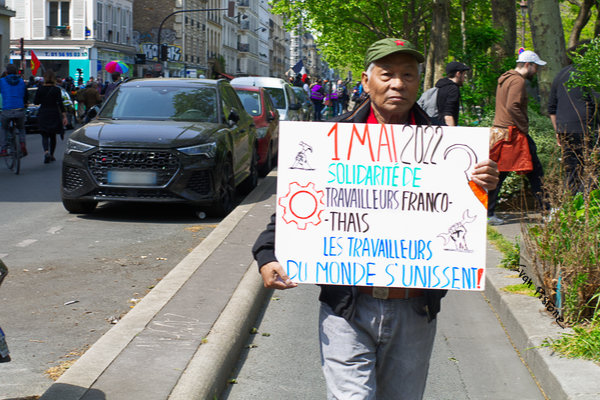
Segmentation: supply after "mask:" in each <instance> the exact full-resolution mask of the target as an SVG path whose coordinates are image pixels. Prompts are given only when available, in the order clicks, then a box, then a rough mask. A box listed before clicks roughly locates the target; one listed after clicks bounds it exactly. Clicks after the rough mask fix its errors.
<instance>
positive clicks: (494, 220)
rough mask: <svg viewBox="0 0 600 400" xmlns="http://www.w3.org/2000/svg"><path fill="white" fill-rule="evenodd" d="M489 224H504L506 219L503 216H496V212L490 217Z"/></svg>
mask: <svg viewBox="0 0 600 400" xmlns="http://www.w3.org/2000/svg"><path fill="white" fill-rule="evenodd" d="M487 222H488V225H492V226H494V225H502V224H504V220H503V219H502V218H498V217H496V214H494V215H492V216H491V217H488V221H487Z"/></svg>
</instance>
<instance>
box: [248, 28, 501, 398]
mask: <svg viewBox="0 0 600 400" xmlns="http://www.w3.org/2000/svg"><path fill="white" fill-rule="evenodd" d="M424 60H425V58H424V56H423V55H422V54H421V53H420V52H419V51H418V50H417V49H416V48H415V47H414V46H413V45H412V44H411V43H410V42H408V41H406V40H402V39H392V38H386V39H381V40H378V41H377V42H375V43H373V44H372V45H371V46H370V47H369V48H368V49H367V53H366V56H365V72H363V73H362V84H363V88H364V91H365V92H366V93H367V94H368V97H367V98H365V100H363V101H362V102H361V103H360V104H359V105H358V106H357V107H356V108H355V109H354V111H352V112H350V113H346V114H344V115H341V116H339V117H337V118H334V120H335V121H338V122H340V123H381V124H409V123H410V124H416V125H428V124H429V123H430V121H429V118H428V117H427V114H425V112H424V111H423V110H422V109H421V108H420V107H419V106H418V105H417V104H416V99H417V92H418V89H419V79H420V76H419V63H422V62H423V61H424ZM497 175H498V171H497V169H496V165H495V163H494V162H493V161H491V160H486V161H484V162H480V163H478V164H477V165H476V167H475V170H474V173H473V179H474V180H475V181H476V182H477V183H478V184H479V185H481V186H482V187H485V188H486V189H492V188H494V187H495V185H496V182H497V180H498V177H497ZM399 222H400V221H397V222H395V223H399ZM274 247H275V215H273V216H272V217H271V223H270V224H268V225H267V229H266V230H265V231H263V232H262V233H261V234H260V236H259V237H258V239H257V240H256V242H255V244H254V246H253V248H252V251H253V254H254V258H255V259H256V261H257V263H258V265H259V271H260V274H261V276H262V278H263V281H264V285H265V286H266V287H268V288H274V289H289V288H293V287H296V286H297V284H296V283H294V282H292V281H291V280H290V279H289V277H288V276H287V274H286V273H285V270H284V268H283V267H282V266H281V264H279V262H277V259H276V258H275V254H274ZM320 286H321V294H320V296H319V300H320V301H321V307H320V315H319V341H320V348H321V364H322V368H323V373H324V376H325V382H326V384H327V392H328V395H327V398H328V399H330V400H331V399H378V400H388V399H398V398H402V399H411V400H413V399H421V398H422V397H423V392H424V390H425V382H426V379H427V371H428V368H429V359H430V356H431V351H432V348H433V341H434V337H435V330H436V315H437V313H438V312H439V310H440V302H441V299H442V297H444V296H445V294H446V291H445V290H432V289H412V288H388V292H387V293H388V294H387V296H384V295H381V296H380V295H378V293H379V292H380V291H382V290H380V289H383V288H377V289H375V288H373V287H370V286H369V287H355V286H340V285H320ZM374 289H375V290H374Z"/></svg>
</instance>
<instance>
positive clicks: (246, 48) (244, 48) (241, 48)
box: [238, 43, 250, 52]
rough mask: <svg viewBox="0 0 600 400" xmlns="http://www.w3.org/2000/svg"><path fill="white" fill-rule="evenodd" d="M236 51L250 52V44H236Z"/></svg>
mask: <svg viewBox="0 0 600 400" xmlns="http://www.w3.org/2000/svg"><path fill="white" fill-rule="evenodd" d="M238 50H239V51H245V52H249V51H250V44H249V43H238Z"/></svg>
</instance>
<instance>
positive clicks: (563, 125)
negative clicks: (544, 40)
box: [548, 65, 598, 136]
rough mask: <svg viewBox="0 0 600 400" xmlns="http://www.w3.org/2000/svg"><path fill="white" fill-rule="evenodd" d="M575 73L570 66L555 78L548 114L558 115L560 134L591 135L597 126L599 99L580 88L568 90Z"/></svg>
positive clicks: (557, 121)
mask: <svg viewBox="0 0 600 400" xmlns="http://www.w3.org/2000/svg"><path fill="white" fill-rule="evenodd" d="M573 71H574V68H573V66H572V65H569V66H567V67H565V68H563V69H562V70H561V71H560V72H559V73H558V74H557V75H556V78H554V81H553V82H552V88H551V89H550V99H549V101H548V114H550V115H556V128H557V132H558V133H561V134H563V133H571V134H572V133H578V134H581V133H586V132H587V133H590V132H592V131H594V130H595V128H596V126H597V121H595V120H594V117H595V115H596V112H595V111H596V107H597V101H598V98H597V96H595V95H594V94H593V93H590V92H584V91H583V90H582V89H581V88H579V87H574V88H572V89H567V87H566V83H567V81H568V80H569V79H570V78H571V73H572V72H573ZM579 136H580V135H579Z"/></svg>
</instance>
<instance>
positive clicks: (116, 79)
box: [104, 72, 121, 100]
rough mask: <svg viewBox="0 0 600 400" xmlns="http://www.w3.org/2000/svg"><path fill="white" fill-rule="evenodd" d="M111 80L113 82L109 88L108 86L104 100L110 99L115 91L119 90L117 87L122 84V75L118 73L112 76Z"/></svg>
mask: <svg viewBox="0 0 600 400" xmlns="http://www.w3.org/2000/svg"><path fill="white" fill-rule="evenodd" d="M110 78H111V79H112V82H111V83H109V84H108V86H106V89H105V90H104V99H105V100H106V99H108V98H109V97H110V94H111V93H112V92H113V90H115V89H116V88H117V86H119V85H120V84H121V74H120V73H118V72H114V73H112V74H111V75H110Z"/></svg>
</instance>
